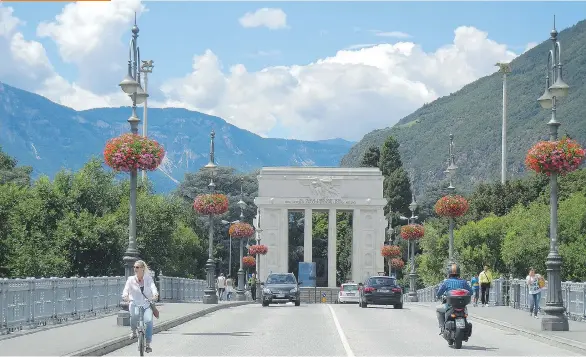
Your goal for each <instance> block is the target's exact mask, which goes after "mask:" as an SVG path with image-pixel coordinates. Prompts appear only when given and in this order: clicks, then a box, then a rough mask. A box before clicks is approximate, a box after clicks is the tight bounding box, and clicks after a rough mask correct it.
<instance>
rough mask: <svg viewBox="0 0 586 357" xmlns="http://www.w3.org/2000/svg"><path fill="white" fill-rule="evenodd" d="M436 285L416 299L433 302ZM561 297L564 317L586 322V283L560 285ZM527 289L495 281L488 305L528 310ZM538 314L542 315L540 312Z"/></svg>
mask: <svg viewBox="0 0 586 357" xmlns="http://www.w3.org/2000/svg"><path fill="white" fill-rule="evenodd" d="M547 286H548V285H547V282H546V283H545V287H544V288H543V289H542V290H543V291H542V293H541V301H540V307H541V309H543V307H544V306H545V302H546V294H547V291H546V290H547ZM438 287H439V284H438V285H435V286H430V287H427V288H425V289H420V290H417V298H418V300H419V301H420V302H434V301H436V300H435V294H436V292H437V289H438ZM562 294H563V295H562V296H563V300H564V307H565V308H566V315H567V316H568V318H569V319H571V320H574V321H585V322H586V304H585V303H584V302H585V301H586V283H573V282H563V283H562ZM529 295H530V294H529V288H528V287H527V284H526V282H525V279H504V278H500V279H495V280H493V282H492V284H491V288H490V292H489V305H493V306H510V307H512V308H515V309H521V310H527V311H528V310H529V306H530V304H531V302H530V296H529ZM404 301H409V300H408V297H407V294H405V295H404ZM540 313H543V312H542V311H540Z"/></svg>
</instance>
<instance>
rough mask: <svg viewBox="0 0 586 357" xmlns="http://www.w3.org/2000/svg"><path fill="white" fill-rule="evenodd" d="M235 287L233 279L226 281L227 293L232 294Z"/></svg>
mask: <svg viewBox="0 0 586 357" xmlns="http://www.w3.org/2000/svg"><path fill="white" fill-rule="evenodd" d="M233 285H234V283H233V281H232V279H230V278H228V279H226V292H228V293H231V292H232V290H233Z"/></svg>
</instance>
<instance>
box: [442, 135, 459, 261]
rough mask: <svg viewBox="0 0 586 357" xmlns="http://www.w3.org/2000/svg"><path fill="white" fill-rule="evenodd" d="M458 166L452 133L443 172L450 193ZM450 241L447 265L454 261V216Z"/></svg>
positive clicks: (452, 191)
mask: <svg viewBox="0 0 586 357" xmlns="http://www.w3.org/2000/svg"><path fill="white" fill-rule="evenodd" d="M457 169H458V166H456V164H455V162H454V134H450V149H449V159H448V168H447V169H446V171H444V173H446V174H447V175H448V178H449V180H450V185H449V186H448V192H449V194H450V195H453V194H454V191H456V188H455V187H454V184H453V182H452V178H453V177H454V175H455V174H456V170H457ZM449 232H450V233H449V236H450V241H449V245H448V260H449V261H448V266H450V265H451V264H452V263H454V217H450V230H449Z"/></svg>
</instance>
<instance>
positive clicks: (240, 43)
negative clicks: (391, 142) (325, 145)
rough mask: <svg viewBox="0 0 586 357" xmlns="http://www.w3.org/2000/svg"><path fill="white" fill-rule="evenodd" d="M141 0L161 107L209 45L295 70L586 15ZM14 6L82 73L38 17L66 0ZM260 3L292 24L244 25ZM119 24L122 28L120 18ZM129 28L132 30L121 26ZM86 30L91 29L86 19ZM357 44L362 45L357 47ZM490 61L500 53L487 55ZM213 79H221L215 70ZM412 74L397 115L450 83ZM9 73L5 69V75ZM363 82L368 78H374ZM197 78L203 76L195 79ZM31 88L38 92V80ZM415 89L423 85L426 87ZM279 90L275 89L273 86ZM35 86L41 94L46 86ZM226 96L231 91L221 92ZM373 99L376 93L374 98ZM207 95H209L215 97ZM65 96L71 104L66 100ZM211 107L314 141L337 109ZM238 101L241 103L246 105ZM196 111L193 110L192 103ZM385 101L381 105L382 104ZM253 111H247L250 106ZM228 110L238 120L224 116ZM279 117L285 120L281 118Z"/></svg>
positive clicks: (61, 63) (558, 10) (515, 34)
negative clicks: (341, 54) (401, 45)
mask: <svg viewBox="0 0 586 357" xmlns="http://www.w3.org/2000/svg"><path fill="white" fill-rule="evenodd" d="M143 5H145V6H146V8H147V11H146V12H143V13H142V14H140V15H139V18H138V26H139V28H140V30H141V31H140V35H141V36H140V38H139V44H140V47H141V55H142V57H143V59H153V60H154V61H155V70H154V73H153V75H152V76H151V77H150V81H149V83H151V84H152V87H153V88H154V89H153V90H152V91H151V95H152V98H153V102H155V101H158V102H160V103H162V104H160V105H161V106H164V105H165V104H164V103H165V101H167V103H175V104H176V103H179V102H186V103H187V102H189V101H188V100H186V99H187V98H172V99H173V100H171V101H170V100H169V95H165V94H164V91H163V90H159V87H161V86H163V85H164V84H165V83H166V82H169V81H170V80H172V79H179V78H183V77H185V76H186V75H188V74H189V73H190V72H191V71H192V64H193V57H194V56H196V55H197V56H201V55H203V54H204V53H205V51H206V50H211V51H212V52H213V54H214V55H215V57H216V58H217V60H218V61H219V63H220V64H221V69H222V71H223V72H224V74H225V75H226V76H229V74H228V72H229V71H230V68H231V67H232V66H235V65H238V64H242V65H244V66H245V68H246V70H247V72H248V73H256V72H258V71H262V70H263V69H265V68H274V67H276V66H286V67H287V68H288V69H291V68H292V67H293V66H306V65H308V64H311V63H314V62H316V61H318V60H320V59H325V58H328V57H334V56H337V55H336V54H337V52H338V51H340V50H343V49H348V48H352V46H356V45H364V44H373V45H374V44H385V43H386V44H391V45H394V44H396V43H397V42H399V41H405V42H409V43H413V44H416V45H418V46H420V48H421V49H422V51H423V52H425V53H433V52H435V51H437V50H438V49H439V48H442V47H443V46H446V45H450V44H452V43H453V41H454V31H455V29H456V28H458V27H459V26H470V27H474V28H475V29H477V30H479V31H482V32H486V33H488V39H490V40H492V41H494V42H496V43H497V44H501V45H506V49H507V50H508V51H512V52H514V53H515V54H516V55H519V54H521V53H522V52H523V51H524V50H525V48H526V47H527V45H528V44H530V43H535V42H541V41H543V40H546V39H547V38H548V34H549V31H550V30H551V28H552V21H553V15H554V9H555V14H556V16H557V17H556V18H557V27H558V30H561V29H564V28H566V27H569V26H571V25H574V24H575V23H576V22H578V21H580V20H582V19H583V18H582V17H583V16H584V15H582V14H586V11H585V10H586V3H583V2H565V3H562V2H556V3H555V5H553V3H551V2H372V3H362V2H295V3H291V2H233V3H231V2H164V1H161V2H151V1H149V2H146V3H143ZM4 6H7V5H4ZM9 6H10V7H12V8H14V13H13V16H15V17H17V18H19V19H21V20H22V21H24V22H26V24H25V25H23V26H20V27H19V31H20V32H22V34H23V35H24V38H25V39H26V40H29V41H31V40H33V41H38V42H40V43H41V44H42V45H43V47H44V49H45V51H46V53H47V57H48V59H49V61H50V63H51V64H52V66H53V67H54V70H55V72H56V73H58V74H59V75H60V76H62V77H63V78H64V79H65V80H66V81H68V82H76V81H78V77H79V76H80V71H81V69H80V68H81V67H83V66H84V64H83V61H81V60H79V61H77V62H76V61H71V60H69V63H68V61H67V60H65V59H64V58H63V57H62V56H61V55H60V52H59V48H60V47H59V44H58V43H57V42H56V41H54V39H52V38H50V37H39V36H37V26H38V24H39V23H41V22H51V21H55V20H54V19H55V16H57V15H58V14H60V13H61V12H62V11H63V8H64V3H11V4H10V5H9ZM104 6H106V5H104ZM260 8H272V9H281V10H282V11H283V12H284V13H286V16H287V17H286V23H287V28H284V29H269V28H267V27H262V26H261V27H256V28H244V27H243V26H242V25H241V24H240V23H239V18H241V17H242V16H243V15H244V14H245V13H247V12H254V11H256V10H257V9H260ZM87 21H88V25H91V22H92V21H93V20H92V19H91V18H88V20H87ZM123 25H124V27H121V30H117V31H116V33H115V36H113V37H108V38H103V39H100V41H102V42H104V43H106V42H108V41H111V42H112V44H118V45H119V47H120V44H121V43H120V42H121V41H122V43H123V44H124V45H125V43H126V42H127V41H128V40H129V38H130V26H129V25H127V24H123ZM117 26H120V23H118V24H117ZM124 28H126V29H125V30H124ZM79 31H84V29H83V26H82V27H81V28H80V29H79ZM376 31H380V32H383V33H390V32H401V33H405V34H408V35H409V37H403V38H397V37H384V36H377V33H376ZM104 46H106V45H104ZM112 46H114V45H112ZM104 48H105V47H104ZM562 48H563V47H562ZM120 49H121V48H117V49H116V50H113V53H115V55H113V56H110V57H107V56H106V57H107V60H108V61H112V62H113V63H112V64H111V65H110V67H112V66H113V65H114V64H117V65H120V66H124V65H125V61H126V56H127V55H126V53H125V50H122V51H121V50H120ZM464 50H465V49H464ZM353 51H357V49H354V50H353ZM363 55H364V56H365V57H364V61H368V59H369V58H372V57H369V56H374V54H373V55H369V54H368V53H364V54H363ZM96 56H99V54H97V53H96V54H92V57H94V58H95V57H96ZM495 56H496V54H495ZM490 60H491V61H492V60H493V59H492V58H490ZM344 61H346V59H345V60H344ZM350 61H351V62H352V63H354V64H356V63H355V62H356V61H358V62H360V60H355V59H351V60H350ZM114 62H117V63H114ZM360 63H362V62H360ZM493 63H494V61H493ZM485 67H486V66H485ZM483 68H484V67H483ZM486 68H488V67H486ZM86 71H87V69H86ZM202 71H203V70H202ZM392 71H395V72H400V71H401V70H400V69H397V68H395V69H393V70H392ZM118 72H120V70H118ZM387 72H389V71H387ZM481 72H482V71H481V70H480V69H479V70H478V73H476V72H475V73H474V74H471V76H472V77H470V79H471V80H473V79H476V78H473V77H474V75H476V76H480V75H485V74H488V73H481ZM202 73H203V72H202ZM123 74H124V73H123V72H122V73H120V75H119V77H120V78H121V77H122V76H123ZM312 75H313V74H312ZM86 76H87V75H86ZM356 76H358V77H360V75H359V74H356ZM102 77H104V78H106V77H107V76H101V75H99V74H98V73H96V74H95V82H96V87H95V88H90V87H92V85H93V84H94V83H92V81H91V80H87V78H86V80H85V84H84V85H85V86H86V87H87V88H86V89H87V90H90V91H92V92H93V93H94V94H96V95H98V96H105V95H107V94H108V93H107V92H108V91H107V90H106V89H105V88H109V84H107V83H104V84H102V85H97V82H99V81H101V80H102ZM210 78H216V79H217V78H218V77H217V76H216V77H210ZM362 78H363V77H360V78H358V79H357V78H354V79H353V81H360V80H362ZM364 78H366V77H364ZM409 78H410V80H412V82H413V83H415V84H414V85H416V84H417V83H419V82H422V83H423V84H424V85H425V86H426V87H427V89H426V90H425V91H426V93H427V92H429V93H428V94H422V95H421V98H419V99H413V98H409V99H410V100H411V101H412V102H413V103H412V105H410V106H409V105H406V106H405V107H401V108H400V109H399V110H398V113H397V116H399V115H404V114H408V113H409V112H410V111H412V110H414V109H416V108H417V107H418V106H419V105H420V104H422V103H420V102H421V101H425V100H427V98H428V96H431V97H434V96H438V95H443V94H445V93H443V92H442V91H443V87H442V88H439V87H437V86H436V87H434V85H433V84H429V83H427V82H425V80H423V79H421V78H414V77H413V78H412V77H409ZM2 79H3V78H2V77H1V73H0V80H2ZM296 80H297V81H298V82H296V83H297V84H296V85H299V83H300V81H299V79H298V78H297V79H296ZM112 81H113V80H112ZM365 81H366V82H368V80H365ZM430 81H431V80H430ZM88 83H89V84H88ZM174 83H177V82H174ZM205 83H208V82H205ZM430 83H431V82H430ZM10 84H14V85H16V86H21V87H26V86H24V85H19V83H10ZM116 84H117V83H112V85H111V87H112V90H113V91H115V90H117V88H116ZM199 84H201V83H199V82H198V85H199ZM463 84H466V83H459V82H458V83H456V84H454V85H458V86H461V85H463ZM208 86H209V84H208ZM291 86H292V84H287V85H286V86H285V87H284V88H285V89H286V92H287V93H288V94H287V95H288V96H289V97H287V96H285V95H284V96H283V97H278V98H270V97H271V96H270V95H266V98H264V99H263V103H264V104H263V105H266V106H275V105H277V106H280V105H281V104H282V103H280V102H279V101H281V100H282V101H288V100H292V97H291V96H292V95H293V94H291V93H290V92H291V91H290V89H291ZM84 88H85V87H84ZM25 89H28V90H33V91H35V89H34V88H25ZM285 89H284V90H285ZM448 89H450V90H451V89H453V88H448ZM234 90H235V89H234ZM414 90H416V91H419V92H421V89H414ZM446 90H447V89H446ZM272 91H273V92H278V91H276V90H274V89H272ZM369 91H370V89H369ZM37 92H39V93H43V91H42V90H40V89H39V90H37ZM239 92H240V91H239ZM383 92H384V91H383ZM354 93H356V92H354ZM380 93H381V92H380V91H379V92H377V94H376V95H370V96H369V97H368V99H366V98H365V99H364V105H365V106H371V107H372V106H380V105H381V104H380V103H378V102H376V103H369V102H368V100H373V101H374V100H375V99H376V100H379V99H381V94H380ZM167 94H168V93H167ZM223 95H226V94H225V93H224V94H223ZM259 95H262V92H260V91H259ZM346 95H350V94H348V93H344V94H340V93H334V94H331V95H330V96H329V97H328V96H326V97H324V98H343V97H344V96H346ZM49 97H50V96H49ZM298 97H299V95H298V94H295V97H294V98H295V99H296V100H297V99H299V98H298ZM373 97H376V98H375V99H372V98H373ZM50 99H52V100H56V101H59V100H58V99H57V98H51V97H50ZM383 99H384V98H383ZM395 99H397V98H395ZM206 100H207V101H210V99H209V98H207V99H206ZM226 100H228V99H226ZM324 100H327V99H324ZM418 100H419V102H418ZM194 101H195V102H196V103H198V104H199V102H197V100H196V98H194ZM63 104H65V105H68V103H67V102H64V103H63ZM188 104H189V103H187V104H186V106H187V105H188ZM204 104H205V105H204ZM69 105H70V106H74V105H71V104H69ZM112 105H115V104H112ZM194 105H195V104H194ZM206 105H207V103H203V102H202V103H201V105H196V107H195V109H199V110H202V111H206V112H209V113H211V114H217V115H219V116H222V117H224V118H225V119H227V120H229V121H230V122H232V123H234V124H235V125H237V126H240V127H244V128H246V129H249V130H252V131H255V132H257V133H259V134H261V135H266V136H280V137H298V138H307V139H325V138H327V134H326V133H324V130H323V127H322V126H320V125H319V124H316V121H319V119H320V118H321V117H320V115H325V116H327V115H335V113H336V112H332V110H329V112H328V113H321V114H319V113H316V110H317V109H316V108H314V107H311V108H308V106H309V104H302V105H301V104H300V105H301V107H302V109H299V108H300V107H296V108H295V110H293V109H290V110H287V111H285V110H282V111H275V110H273V111H270V110H265V111H262V112H259V113H258V115H259V116H263V118H264V119H263V120H259V121H258V122H255V123H252V122H253V121H254V119H255V118H245V117H240V115H238V114H230V113H232V112H230V111H228V110H227V109H225V108H224V109H222V108H220V107H219V106H220V104H218V103H216V104H214V105H215V106H209V105H208V107H206ZM223 105H226V106H227V105H228V104H227V103H224V104H223ZM238 105H240V106H241V105H243V104H242V103H239V104H238ZM359 105H360V103H355V104H353V107H352V109H353V110H357V111H360V108H359ZM258 107H260V104H258V105H257V106H256V107H255V108H258ZM80 109H83V108H80ZM190 109H194V108H193V107H191V108H190ZM381 109H383V110H384V109H385V108H384V106H383V107H381ZM246 110H247V111H250V109H246ZM293 112H294V113H293ZM303 113H306V115H310V114H307V113H312V114H311V116H313V117H312V118H310V119H307V118H306V117H304V115H303ZM227 116H228V117H232V118H226V117H227ZM282 117H283V118H284V117H287V118H286V119H282V120H281V118H282ZM300 117H301V118H300ZM306 119H307V121H304V122H303V123H301V122H300V123H299V124H303V125H304V127H306V130H305V131H307V132H306V133H304V134H299V135H297V134H295V133H296V132H297V131H298V130H299V129H296V122H295V121H296V120H301V121H303V120H306ZM399 119H400V117H396V118H395V117H393V118H392V119H391V120H390V121H389V120H387V121H389V122H392V121H397V120H399ZM330 123H331V122H330ZM381 124H382V119H380V120H373V121H371V122H368V123H366V124H365V125H366V126H367V127H364V128H362V129H360V131H361V132H360V133H355V131H356V130H355V129H352V130H350V131H349V132H345V131H340V132H339V133H332V134H331V135H333V136H340V137H345V138H347V139H359V137H360V135H362V134H364V133H365V132H368V131H370V130H371V129H374V128H375V127H376V126H379V127H380V126H381ZM269 127H270V128H269ZM310 132H311V133H310ZM352 136H354V137H352Z"/></svg>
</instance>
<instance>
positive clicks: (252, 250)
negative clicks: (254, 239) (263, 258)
mask: <svg viewBox="0 0 586 357" xmlns="http://www.w3.org/2000/svg"><path fill="white" fill-rule="evenodd" d="M268 252H269V247H267V246H266V245H264V244H255V245H251V246H250V247H248V254H249V255H252V256H255V255H257V254H260V255H265V254H267V253H268Z"/></svg>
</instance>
